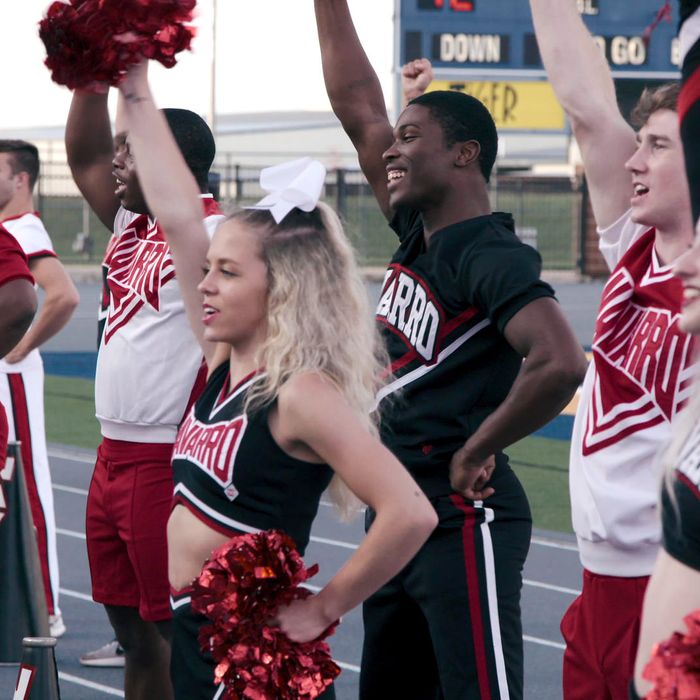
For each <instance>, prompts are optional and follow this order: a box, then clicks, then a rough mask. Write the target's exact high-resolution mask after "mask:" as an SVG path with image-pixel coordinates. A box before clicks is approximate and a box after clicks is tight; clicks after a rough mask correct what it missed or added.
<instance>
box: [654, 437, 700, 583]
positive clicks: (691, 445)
mask: <svg viewBox="0 0 700 700" xmlns="http://www.w3.org/2000/svg"><path fill="white" fill-rule="evenodd" d="M661 522H662V526H663V545H664V549H665V550H666V551H667V552H668V553H669V554H670V555H671V556H672V557H673V558H674V559H677V560H678V561H680V562H681V563H683V564H685V565H686V566H689V567H691V568H693V569H696V570H697V571H700V423H698V424H696V425H695V427H694V429H693V431H692V432H691V433H690V435H689V436H688V439H687V440H686V441H685V444H684V445H683V448H682V450H681V453H680V455H679V458H678V463H677V465H676V469H675V471H674V473H673V475H672V477H671V479H670V480H669V481H668V482H667V481H666V480H665V479H664V484H663V488H662V491H661Z"/></svg>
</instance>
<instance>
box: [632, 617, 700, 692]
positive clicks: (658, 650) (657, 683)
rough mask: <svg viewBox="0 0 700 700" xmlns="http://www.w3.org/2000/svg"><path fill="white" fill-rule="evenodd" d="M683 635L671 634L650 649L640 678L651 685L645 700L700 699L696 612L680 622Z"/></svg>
mask: <svg viewBox="0 0 700 700" xmlns="http://www.w3.org/2000/svg"><path fill="white" fill-rule="evenodd" d="M684 622H685V624H686V625H687V627H688V633H687V634H681V633H680V632H674V633H673V635H672V636H671V638H670V639H668V640H667V641H665V642H661V643H660V644H657V645H656V646H655V647H654V650H653V652H652V655H651V660H650V661H649V663H648V664H647V665H646V668H645V669H644V678H646V679H647V680H648V681H650V682H651V683H653V684H654V689H653V690H652V691H651V692H650V693H649V694H648V695H647V696H646V697H647V700H697V699H698V698H700V610H696V611H695V612H694V613H692V614H691V615H688V616H687V617H686V618H685V619H684Z"/></svg>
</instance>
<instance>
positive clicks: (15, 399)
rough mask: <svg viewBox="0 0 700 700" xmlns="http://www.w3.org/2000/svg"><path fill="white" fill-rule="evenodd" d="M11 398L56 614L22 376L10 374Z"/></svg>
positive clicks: (44, 571) (49, 604)
mask: <svg viewBox="0 0 700 700" xmlns="http://www.w3.org/2000/svg"><path fill="white" fill-rule="evenodd" d="M7 379H8V382H9V385H10V396H11V397H12V413H13V416H14V421H15V439H16V440H19V441H20V442H21V443H22V462H23V465H24V479H25V481H26V484H27V493H28V494H29V505H30V507H31V511H32V520H33V521H34V527H35V529H36V539H37V545H38V548H39V562H40V564H41V576H42V578H43V579H44V592H45V594H46V607H47V608H48V610H49V615H53V614H54V600H53V594H52V591H51V578H50V575H49V553H48V545H47V541H46V539H47V538H46V519H45V518H44V509H43V507H42V505H41V501H40V500H39V490H38V488H37V484H36V479H35V477H34V460H33V456H32V431H31V428H30V425H29V408H28V406H27V395H26V393H25V391H24V381H23V379H22V375H21V374H17V373H13V374H8V375H7Z"/></svg>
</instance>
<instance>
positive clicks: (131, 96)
mask: <svg viewBox="0 0 700 700" xmlns="http://www.w3.org/2000/svg"><path fill="white" fill-rule="evenodd" d="M124 99H125V100H126V101H127V102H133V103H134V104H138V103H139V102H148V98H147V97H142V96H141V95H136V94H135V93H133V92H129V93H127V94H125V95H124Z"/></svg>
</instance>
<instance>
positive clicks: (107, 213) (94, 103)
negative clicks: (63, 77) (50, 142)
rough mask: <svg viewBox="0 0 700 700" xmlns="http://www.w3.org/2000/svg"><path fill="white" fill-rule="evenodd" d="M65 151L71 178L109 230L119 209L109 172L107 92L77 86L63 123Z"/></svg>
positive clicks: (111, 147)
mask: <svg viewBox="0 0 700 700" xmlns="http://www.w3.org/2000/svg"><path fill="white" fill-rule="evenodd" d="M66 154H67V155H68V165H69V166H70V169H71V173H72V174H73V179H74V180H75V183H76V184H77V185H78V189H79V190H80V191H81V193H82V195H83V197H85V199H86V200H87V202H88V204H89V205H90V208H91V209H92V210H93V211H94V212H95V214H97V216H98V218H99V219H100V221H101V222H102V223H103V224H104V225H105V226H106V227H107V228H108V229H109V230H110V231H111V230H112V229H113V228H114V217H115V215H116V213H117V210H118V209H119V199H117V196H116V195H115V193H114V192H115V189H116V182H115V179H114V176H113V174H112V170H113V166H112V159H113V158H114V142H113V140H112V128H111V126H110V123H109V111H108V109H107V93H106V92H105V93H104V94H95V93H90V92H83V91H81V90H76V91H75V92H74V93H73V100H72V101H71V106H70V111H69V113H68V122H67V123H66Z"/></svg>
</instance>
